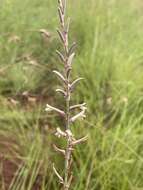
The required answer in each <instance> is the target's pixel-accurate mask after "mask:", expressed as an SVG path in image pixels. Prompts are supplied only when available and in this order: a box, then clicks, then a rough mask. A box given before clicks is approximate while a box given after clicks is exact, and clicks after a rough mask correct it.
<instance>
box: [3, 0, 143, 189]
mask: <svg viewBox="0 0 143 190" xmlns="http://www.w3.org/2000/svg"><path fill="white" fill-rule="evenodd" d="M68 3H69V6H68V14H69V15H70V17H71V20H72V23H71V36H70V38H71V39H74V40H75V41H76V42H77V44H78V47H77V54H76V59H75V62H74V74H73V76H77V75H79V76H83V77H84V78H85V80H84V81H83V82H82V83H81V84H80V86H78V88H77V92H76V93H75V94H74V101H75V102H79V101H82V100H84V101H85V102H87V105H88V113H87V119H86V120H84V121H82V122H78V123H77V124H76V125H75V126H73V131H74V132H75V134H77V136H79V137H81V136H83V135H85V134H88V135H89V138H88V141H87V143H85V144H82V145H80V146H79V147H78V148H77V149H76V151H75V152H74V176H75V177H74V181H73V188H72V189H73V190H143V128H142V127H143V60H142V59H143V14H142V7H141V6H142V3H141V2H140V1H139V0H138V1H137V0H108V1H106V0H88V1H86V0H78V1H76V0H72V1H70V0H69V1H68ZM0 21H1V22H0V23H1V24H0V190H7V189H9V190H58V189H60V187H59V186H58V183H57V178H56V177H55V175H54V173H53V171H52V163H53V162H56V164H57V165H58V167H59V168H60V169H61V171H62V168H63V160H62V159H61V157H60V156H59V157H58V156H57V153H55V152H54V151H53V148H52V144H53V143H55V142H56V143H59V142H57V139H56V138H55V137H54V135H53V131H54V130H55V129H56V127H57V126H59V125H62V121H61V120H59V118H57V117H56V116H53V115H52V114H47V113H45V111H44V109H45V105H46V103H47V102H48V103H49V102H51V104H55V105H56V104H60V103H63V102H62V99H61V98H57V96H56V95H55V92H54V89H55V87H56V86H57V80H56V78H55V77H54V76H53V73H52V70H53V69H55V68H57V67H58V64H59V63H58V61H57V57H56V55H55V50H56V49H57V48H58V47H59V41H58V37H57V33H56V28H57V26H58V18H57V4H56V0H32V1H29V0H25V1H19V0H1V6H0ZM41 29H46V30H47V31H48V32H49V36H48V37H46V36H43V35H42V34H41V32H40V31H41Z"/></svg>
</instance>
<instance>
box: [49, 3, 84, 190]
mask: <svg viewBox="0 0 143 190" xmlns="http://www.w3.org/2000/svg"><path fill="white" fill-rule="evenodd" d="M66 2H67V0H58V15H59V22H60V29H58V30H57V32H58V35H59V38H60V41H61V44H62V49H63V50H62V53H61V52H60V51H58V50H57V51H56V53H57V55H58V57H59V58H60V61H61V62H62V63H63V65H64V68H63V72H62V73H60V72H59V71H56V70H54V71H53V72H54V73H55V74H56V75H57V76H58V78H59V79H60V80H61V81H62V82H63V83H62V88H60V89H56V92H60V93H61V94H62V95H63V96H64V99H65V111H63V110H61V109H58V108H55V107H53V106H50V105H48V104H47V107H46V111H56V112H57V113H58V114H60V115H61V116H62V117H63V119H64V121H65V126H64V130H61V128H59V127H58V128H57V129H56V132H55V136H57V137H58V138H64V140H65V141H66V148H65V150H64V149H61V148H58V147H57V146H56V145H54V149H55V150H56V151H57V152H59V153H62V154H63V155H64V158H65V164H64V165H65V168H64V176H63V177H61V175H60V174H59V173H58V172H57V170H56V169H55V167H54V165H53V170H54V172H55V174H56V176H57V177H58V179H59V181H60V183H62V184H63V187H62V189H63V190H69V189H70V186H71V182H72V179H73V176H72V175H71V174H72V171H71V170H72V167H71V166H72V165H71V164H72V161H73V159H72V154H73V151H74V145H76V144H79V143H81V142H84V141H85V140H86V137H83V138H81V139H78V140H76V139H75V137H74V135H73V133H72V130H71V124H72V122H74V121H75V120H76V119H78V118H84V117H85V110H86V104H85V103H82V104H77V105H73V106H71V95H72V91H73V90H74V88H75V86H76V84H77V83H78V82H79V81H80V80H82V79H83V78H78V79H76V80H74V81H73V82H71V77H70V76H71V75H70V74H71V71H72V62H73V59H74V57H75V47H76V43H75V42H74V43H73V44H72V45H69V28H70V19H66ZM74 109H79V111H80V112H79V113H78V114H76V115H75V116H73V117H71V112H72V111H74Z"/></svg>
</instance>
